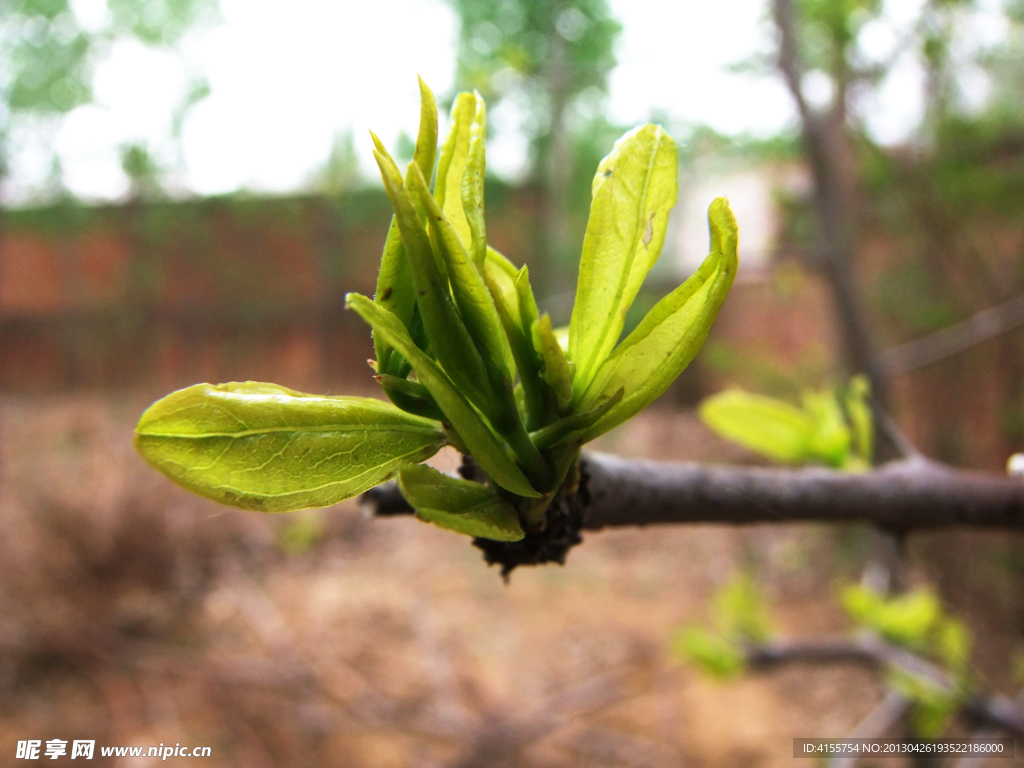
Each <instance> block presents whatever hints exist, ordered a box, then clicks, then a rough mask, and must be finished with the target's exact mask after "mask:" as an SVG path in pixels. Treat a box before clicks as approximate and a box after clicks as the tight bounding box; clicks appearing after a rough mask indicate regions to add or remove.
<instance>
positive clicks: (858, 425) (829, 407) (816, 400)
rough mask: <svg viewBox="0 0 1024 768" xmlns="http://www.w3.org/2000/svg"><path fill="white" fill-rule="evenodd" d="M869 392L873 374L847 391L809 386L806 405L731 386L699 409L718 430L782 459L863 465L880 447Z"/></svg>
mask: <svg viewBox="0 0 1024 768" xmlns="http://www.w3.org/2000/svg"><path fill="white" fill-rule="evenodd" d="M868 396H869V389H868V383H867V380H866V379H865V378H864V377H862V376H855V377H854V378H853V379H851V380H850V383H849V384H848V385H847V386H846V388H845V389H844V390H841V391H832V390H822V391H818V392H813V391H807V392H805V393H804V395H803V403H802V406H801V407H797V406H795V405H791V404H790V403H787V402H785V401H784V400H776V399H775V398H773V397H765V396H763V395H754V394H750V393H749V392H744V391H743V390H740V389H731V390H727V391H725V392H720V393H719V394H717V395H712V396H711V397H709V398H706V399H705V400H704V401H703V402H702V403H701V404H700V408H699V413H700V418H701V420H702V421H703V422H704V423H705V424H707V425H708V427H710V428H711V429H712V430H713V431H714V432H716V433H717V434H719V435H721V436H722V437H724V438H726V439H727V440H733V441H735V442H737V443H739V444H740V445H743V446H744V447H746V448H750V449H751V450H753V451H757V452H758V453H762V454H764V455H765V456H768V457H769V458H772V459H775V460H776V461H781V462H784V463H787V464H811V463H821V464H825V465H826V466H829V467H834V468H836V469H844V470H847V471H860V470H864V469H867V468H868V467H869V466H871V458H872V454H873V451H874V426H873V425H874V421H873V417H872V414H871V408H870V406H869V404H868Z"/></svg>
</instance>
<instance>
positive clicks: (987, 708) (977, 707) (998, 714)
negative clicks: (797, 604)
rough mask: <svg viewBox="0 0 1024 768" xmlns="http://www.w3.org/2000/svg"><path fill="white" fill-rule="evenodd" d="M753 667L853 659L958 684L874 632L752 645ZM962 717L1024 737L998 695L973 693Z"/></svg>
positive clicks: (1013, 710) (942, 684) (1018, 719)
mask: <svg viewBox="0 0 1024 768" xmlns="http://www.w3.org/2000/svg"><path fill="white" fill-rule="evenodd" d="M747 661H748V663H749V665H750V667H751V669H771V668H773V667H777V666H781V665H783V664H793V663H801V664H835V663H837V662H850V663H856V664H862V665H867V666H869V667H873V668H876V669H888V668H897V669H900V670H902V671H904V672H908V673H910V674H912V675H914V676H916V677H920V678H924V679H925V680H928V681H929V682H930V683H932V684H933V685H935V686H936V687H938V688H940V689H942V690H945V691H948V692H955V691H956V689H957V686H956V683H955V682H954V681H953V680H952V679H950V677H949V675H948V674H947V673H946V672H945V671H944V670H943V669H942V668H941V667H939V666H937V665H935V664H932V663H931V662H930V661H928V660H926V659H924V658H922V657H921V656H918V655H917V654H915V653H911V652H910V651H907V650H905V649H903V648H899V647H898V646H895V645H892V644H890V643H887V642H885V641H883V640H881V639H879V638H878V637H876V636H874V635H860V636H857V637H852V638H848V637H843V638H826V639H823V640H817V641H787V640H777V641H773V642H769V643H763V644H760V645H755V646H752V647H750V648H749V649H748V651H747ZM959 714H960V716H961V717H962V718H963V719H964V720H967V721H968V722H970V723H973V724H974V725H975V726H978V725H984V726H989V727H992V728H995V729H998V730H1001V731H1004V732H1005V733H1007V734H1009V735H1011V736H1014V737H1016V738H1018V739H1024V712H1022V711H1021V709H1020V707H1019V706H1017V705H1016V704H1015V703H1014V702H1013V701H1012V700H1011V699H1009V698H1007V697H1006V696H1002V695H999V694H993V695H990V696H982V695H974V696H971V697H970V698H968V699H967V700H966V701H964V702H963V704H961V706H960V710H959Z"/></svg>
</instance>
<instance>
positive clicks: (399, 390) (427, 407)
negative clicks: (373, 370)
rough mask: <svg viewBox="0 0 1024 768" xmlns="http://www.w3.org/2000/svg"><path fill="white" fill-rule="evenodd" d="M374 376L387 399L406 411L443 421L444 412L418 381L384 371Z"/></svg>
mask: <svg viewBox="0 0 1024 768" xmlns="http://www.w3.org/2000/svg"><path fill="white" fill-rule="evenodd" d="M374 378H375V379H377V383H378V384H380V386H381V389H383V390H384V394H385V395H387V396H388V400H390V401H391V402H392V403H394V404H395V405H397V406H398V407H399V408H401V409H402V410H403V411H405V412H406V413H411V414H414V415H416V416H422V417H423V418H425V419H434V420H435V421H444V418H445V417H444V414H443V413H442V412H441V409H440V408H439V407H438V405H437V403H435V402H434V396H433V395H431V394H430V390H429V389H427V388H426V387H424V386H423V385H422V384H420V383H419V382H418V381H410V380H409V379H404V378H401V377H399V376H390V375H388V374H386V373H382V374H379V375H377V376H374Z"/></svg>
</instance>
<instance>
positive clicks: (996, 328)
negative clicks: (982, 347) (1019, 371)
mask: <svg viewBox="0 0 1024 768" xmlns="http://www.w3.org/2000/svg"><path fill="white" fill-rule="evenodd" d="M1022 325H1024V296H1018V297H1017V298H1015V299H1010V300H1009V301H1007V302H1004V303H1002V304H999V305H997V306H995V307H990V308H989V309H984V310H982V311H981V312H978V313H977V314H976V315H974V316H973V317H970V318H968V319H967V320H964V321H963V322H962V323H957V324H956V325H951V326H950V327H949V328H944V329H943V330H941V331H938V332H937V333H933V334H931V335H929V336H925V337H923V338H920V339H914V340H913V341H908V342H907V343H906V344H901V345H899V346H898V347H893V348H892V349H889V350H886V351H885V352H883V353H882V356H881V360H880V363H881V368H882V374H883V375H884V376H887V377H890V378H891V377H894V376H900V375H902V374H904V373H909V372H910V371H914V370H917V369H918V368H924V367H925V366H928V365H931V364H933V363H937V362H939V361H941V360H945V359H947V358H950V357H953V356H954V355H958V354H960V353H961V352H966V351H967V350H968V349H970V348H971V347H974V346H977V345H978V344H981V343H982V342H984V341H988V340H989V339H991V338H994V337H996V336H998V335H999V334H1001V333H1006V332H1007V331H1012V330H1013V329H1014V328H1018V327H1020V326H1022Z"/></svg>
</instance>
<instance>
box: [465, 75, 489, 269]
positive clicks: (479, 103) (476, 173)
mask: <svg viewBox="0 0 1024 768" xmlns="http://www.w3.org/2000/svg"><path fill="white" fill-rule="evenodd" d="M473 97H474V98H475V99H476V112H475V114H474V115H473V123H472V125H470V127H469V148H468V150H467V156H466V171H465V174H464V175H463V177H462V207H463V211H464V212H465V214H466V223H467V225H468V226H469V233H470V242H471V243H472V245H471V247H470V248H469V253H470V256H471V257H472V259H473V263H474V264H475V265H476V268H477V269H479V270H483V268H484V260H485V259H486V258H487V230H486V228H485V227H484V172H485V170H486V161H485V155H484V141H485V140H486V139H487V106H486V105H485V104H484V100H483V99H482V98H480V94H479V93H476V92H474V93H473Z"/></svg>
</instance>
